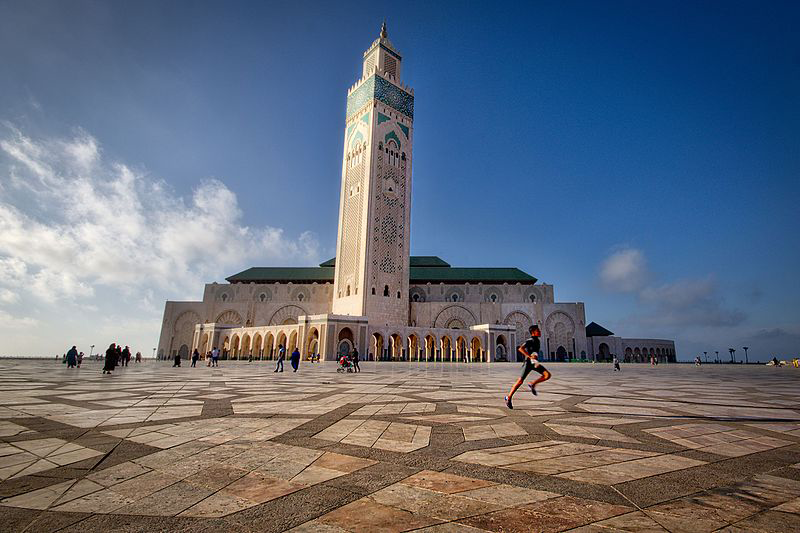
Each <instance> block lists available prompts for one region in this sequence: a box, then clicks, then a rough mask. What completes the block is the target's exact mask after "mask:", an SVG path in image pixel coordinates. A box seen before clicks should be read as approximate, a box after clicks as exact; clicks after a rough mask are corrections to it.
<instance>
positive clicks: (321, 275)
mask: <svg viewBox="0 0 800 533" xmlns="http://www.w3.org/2000/svg"><path fill="white" fill-rule="evenodd" d="M410 264H411V269H410V270H411V272H409V278H410V279H409V281H410V282H411V283H522V284H526V285H533V284H534V283H536V278H534V277H533V276H531V275H530V274H526V273H525V272H523V271H522V270H520V269H518V268H459V267H451V266H450V265H449V264H448V263H446V262H445V261H443V260H442V259H440V258H439V257H436V256H411V258H410ZM335 265H336V258H333V259H329V260H328V261H325V262H324V263H321V264H320V266H318V267H253V268H248V269H247V270H245V271H242V272H239V273H238V274H234V275H233V276H231V277H229V278H226V280H227V281H228V282H230V283H250V282H253V283H289V282H292V283H312V282H315V281H316V282H318V283H328V282H333V275H334V271H335Z"/></svg>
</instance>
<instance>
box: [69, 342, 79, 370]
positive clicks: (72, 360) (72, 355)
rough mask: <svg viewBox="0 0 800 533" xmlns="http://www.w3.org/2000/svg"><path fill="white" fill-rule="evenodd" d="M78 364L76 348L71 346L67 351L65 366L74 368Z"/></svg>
mask: <svg viewBox="0 0 800 533" xmlns="http://www.w3.org/2000/svg"><path fill="white" fill-rule="evenodd" d="M77 364H78V349H77V348H76V347H75V346H73V347H72V348H70V349H69V351H68V352H67V368H75V365H77Z"/></svg>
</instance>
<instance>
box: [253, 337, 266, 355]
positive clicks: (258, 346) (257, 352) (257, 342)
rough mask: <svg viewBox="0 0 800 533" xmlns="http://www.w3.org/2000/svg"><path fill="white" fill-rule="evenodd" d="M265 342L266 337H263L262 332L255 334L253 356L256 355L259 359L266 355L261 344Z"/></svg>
mask: <svg viewBox="0 0 800 533" xmlns="http://www.w3.org/2000/svg"><path fill="white" fill-rule="evenodd" d="M263 342H264V339H262V338H261V333H256V334H255V335H254V336H253V356H254V357H258V358H259V359H261V358H262V356H263V355H264V352H263V347H262V346H261V343H263Z"/></svg>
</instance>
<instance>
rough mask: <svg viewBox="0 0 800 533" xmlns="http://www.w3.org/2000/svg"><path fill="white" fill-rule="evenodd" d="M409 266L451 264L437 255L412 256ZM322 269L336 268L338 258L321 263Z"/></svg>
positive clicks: (446, 265)
mask: <svg viewBox="0 0 800 533" xmlns="http://www.w3.org/2000/svg"><path fill="white" fill-rule="evenodd" d="M409 264H410V265H411V266H412V267H449V266H450V263H448V262H447V261H444V260H443V259H442V258H441V257H437V256H435V255H412V256H411V257H409ZM319 266H321V267H335V266H336V258H335V257H334V258H333V259H328V260H327V261H325V262H324V263H320V264H319Z"/></svg>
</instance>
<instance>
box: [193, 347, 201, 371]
mask: <svg viewBox="0 0 800 533" xmlns="http://www.w3.org/2000/svg"><path fill="white" fill-rule="evenodd" d="M198 359H200V352H198V351H197V348H195V349H194V353H192V368H194V367H196V366H197V360H198Z"/></svg>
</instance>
